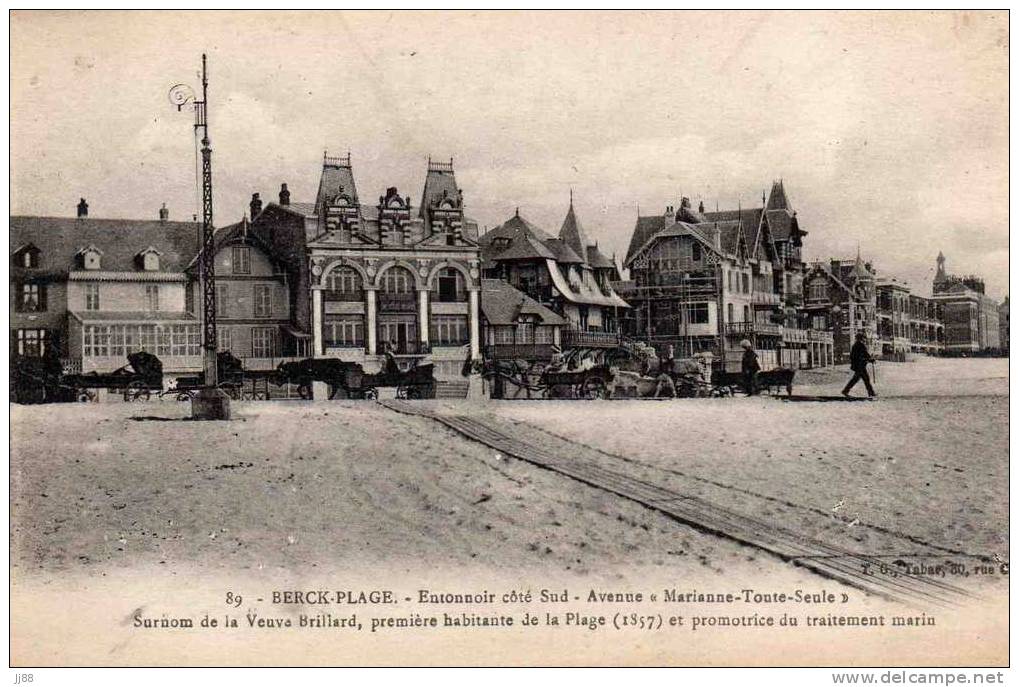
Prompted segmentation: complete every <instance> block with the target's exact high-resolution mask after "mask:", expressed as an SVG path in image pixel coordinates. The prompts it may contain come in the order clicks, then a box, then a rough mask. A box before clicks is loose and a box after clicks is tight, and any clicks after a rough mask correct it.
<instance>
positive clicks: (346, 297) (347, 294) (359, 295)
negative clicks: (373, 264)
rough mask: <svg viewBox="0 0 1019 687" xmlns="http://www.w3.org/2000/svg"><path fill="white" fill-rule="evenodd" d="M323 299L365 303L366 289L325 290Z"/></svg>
mask: <svg viewBox="0 0 1019 687" xmlns="http://www.w3.org/2000/svg"><path fill="white" fill-rule="evenodd" d="M322 300H323V301H326V302H327V303H328V302H343V303H363V302H364V291H329V290H326V291H323V292H322Z"/></svg>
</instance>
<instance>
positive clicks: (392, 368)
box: [382, 341, 400, 375]
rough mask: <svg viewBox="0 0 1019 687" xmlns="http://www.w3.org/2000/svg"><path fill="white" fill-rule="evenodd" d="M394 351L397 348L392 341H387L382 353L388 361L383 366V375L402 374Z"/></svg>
mask: <svg viewBox="0 0 1019 687" xmlns="http://www.w3.org/2000/svg"><path fill="white" fill-rule="evenodd" d="M394 351H396V346H395V345H394V344H393V342H392V341H387V342H386V343H385V347H384V350H383V351H382V354H383V355H384V356H385V359H386V360H385V363H384V364H383V366H382V372H383V374H387V375H398V374H400V365H399V363H397V362H396V354H395V353H394Z"/></svg>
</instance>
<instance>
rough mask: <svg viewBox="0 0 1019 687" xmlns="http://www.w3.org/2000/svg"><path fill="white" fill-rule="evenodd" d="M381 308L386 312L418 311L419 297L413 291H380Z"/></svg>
mask: <svg viewBox="0 0 1019 687" xmlns="http://www.w3.org/2000/svg"><path fill="white" fill-rule="evenodd" d="M378 299H379V303H378V305H379V310H380V311H384V312H417V298H416V297H415V294H414V293H413V292H412V293H379V294H378Z"/></svg>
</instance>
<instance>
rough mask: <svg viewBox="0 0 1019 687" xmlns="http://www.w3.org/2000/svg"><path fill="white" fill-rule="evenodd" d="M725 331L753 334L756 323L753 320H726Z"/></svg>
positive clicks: (728, 332)
mask: <svg viewBox="0 0 1019 687" xmlns="http://www.w3.org/2000/svg"><path fill="white" fill-rule="evenodd" d="M724 331H725V333H726V334H732V335H737V334H753V333H754V323H753V322H726V323H725V325H724Z"/></svg>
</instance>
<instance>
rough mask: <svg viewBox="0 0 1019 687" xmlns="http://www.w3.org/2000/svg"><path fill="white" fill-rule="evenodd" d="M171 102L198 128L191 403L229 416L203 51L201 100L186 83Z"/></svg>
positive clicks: (209, 413) (211, 415)
mask: <svg viewBox="0 0 1019 687" xmlns="http://www.w3.org/2000/svg"><path fill="white" fill-rule="evenodd" d="M170 102H171V103H173V104H174V105H176V106H177V111H178V112H179V111H180V110H181V108H183V107H184V105H186V104H187V103H188V102H191V103H193V105H194V109H195V137H196V138H197V136H198V133H199V130H200V131H201V135H202V139H201V145H202V148H201V153H202V247H201V252H200V253H199V260H198V263H199V276H200V278H201V287H202V348H203V355H202V358H203V369H204V372H205V385H204V387H203V389H202V390H201V392H200V393H199V395H198V398H196V399H195V400H194V402H193V403H192V415H193V417H195V418H196V419H207V420H228V419H230V398H229V397H228V396H227V395H226V394H225V393H224V392H223V391H222V390H221V389H219V388H218V384H219V379H218V373H219V370H218V365H217V357H216V251H215V243H214V240H213V235H214V233H215V232H214V229H213V225H212V146H211V142H210V140H209V77H208V66H207V60H206V56H205V54H204V53H203V54H202V99H201V100H198V99H197V98H196V97H195V94H194V91H193V90H192V89H191V88H190V87H189V86H187V85H186V84H177V85H175V86H174V87H173V88H171V89H170Z"/></svg>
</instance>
